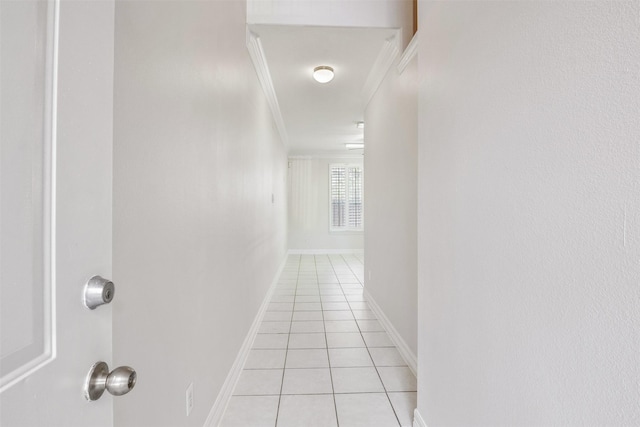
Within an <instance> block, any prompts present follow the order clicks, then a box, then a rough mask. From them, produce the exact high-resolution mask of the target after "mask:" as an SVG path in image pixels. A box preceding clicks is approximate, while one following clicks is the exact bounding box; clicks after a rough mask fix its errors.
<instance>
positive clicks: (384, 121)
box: [364, 58, 418, 359]
mask: <svg viewBox="0 0 640 427" xmlns="http://www.w3.org/2000/svg"><path fill="white" fill-rule="evenodd" d="M399 61H400V59H399V58H398V59H396V61H395V63H394V64H393V66H392V67H391V69H390V70H389V71H388V72H387V75H386V77H385V79H384V80H383V82H382V84H381V85H380V87H379V88H378V90H377V92H376V94H375V95H374V97H373V98H372V99H371V101H370V102H369V104H368V105H367V108H366V110H365V123H366V125H365V126H366V127H365V133H364V135H365V145H366V147H367V148H366V153H365V157H364V167H365V170H366V171H367V173H366V174H365V188H366V189H367V197H366V198H365V208H364V209H365V212H366V213H367V226H366V228H365V238H364V252H365V260H366V265H365V287H366V289H367V291H368V292H369V294H370V295H371V297H373V299H374V300H375V302H376V303H377V304H378V305H379V306H380V308H381V309H382V310H383V311H384V313H385V315H386V317H387V318H388V319H389V321H390V322H391V323H392V324H393V327H394V329H395V330H396V331H397V332H398V333H399V335H400V338H401V339H402V340H403V341H404V342H405V343H406V345H407V346H408V347H409V349H410V350H411V352H412V353H413V358H414V359H415V355H416V353H417V329H418V313H417V310H418V302H417V296H418V266H417V246H418V237H417V204H418V189H417V185H418V184H417V180H418V90H417V83H418V81H417V71H418V61H417V59H415V58H414V59H413V60H412V61H411V62H410V63H409V65H408V66H407V68H406V69H405V70H404V72H403V73H402V74H399V73H398V70H397V68H396V65H397V63H398V62H399Z"/></svg>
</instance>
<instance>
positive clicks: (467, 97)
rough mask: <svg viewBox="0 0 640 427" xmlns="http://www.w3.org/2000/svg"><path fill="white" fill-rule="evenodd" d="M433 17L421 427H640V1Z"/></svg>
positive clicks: (426, 111)
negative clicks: (623, 426)
mask: <svg viewBox="0 0 640 427" xmlns="http://www.w3.org/2000/svg"><path fill="white" fill-rule="evenodd" d="M419 13H420V17H419V28H420V30H419V31H420V37H421V39H420V48H419V60H420V67H419V70H420V79H421V85H420V99H419V141H420V142H419V220H418V221H419V235H420V240H419V268H420V269H419V306H418V307H419V345H418V357H419V380H418V384H419V385H418V409H419V412H420V414H421V415H422V417H423V418H424V420H425V421H426V424H427V425H428V426H429V427H436V426H441V425H447V426H456V425H459V426H461V425H464V426H470V425H492V426H498V425H508V426H515V425H531V426H534V425H535V426H540V425H565V426H566V425H594V426H595V425H617V426H622V425H638V424H640V401H639V400H638V395H639V393H640V389H639V387H640V385H639V384H640V382H639V380H640V364H638V360H639V359H638V355H639V354H640V353H639V350H640V305H639V304H638V301H640V287H639V283H640V266H639V264H638V260H639V259H640V246H639V245H640V170H639V165H640V145H639V141H640V122H639V120H640V106H639V102H640V48H639V47H640V21H639V16H640V2H638V1H626V2H570V1H567V2H476V1H468V2H430V1H424V2H422V3H420V7H419Z"/></svg>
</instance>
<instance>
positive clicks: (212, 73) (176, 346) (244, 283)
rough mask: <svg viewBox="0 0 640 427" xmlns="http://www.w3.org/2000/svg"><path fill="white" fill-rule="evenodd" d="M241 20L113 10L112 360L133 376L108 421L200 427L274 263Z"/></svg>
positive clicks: (148, 9)
mask: <svg viewBox="0 0 640 427" xmlns="http://www.w3.org/2000/svg"><path fill="white" fill-rule="evenodd" d="M245 19H246V9H245V4H244V2H237V1H212V2H203V1H180V2H162V1H152V2H139V1H131V2H129V1H119V2H117V4H116V10H115V94H114V96H115V101H114V102H115V114H114V122H115V124H114V138H115V141H114V144H115V148H114V211H113V215H114V258H113V260H114V275H113V276H114V282H115V283H116V286H117V292H116V300H115V301H114V304H113V310H114V325H113V326H114V342H113V344H114V356H113V365H114V366H117V365H130V366H133V367H135V368H136V369H137V372H138V382H137V385H136V388H135V389H134V390H133V391H132V392H131V393H130V394H129V395H127V396H124V397H122V398H118V399H114V405H115V413H114V418H115V425H117V426H119V427H124V426H135V427H143V426H153V427H159V426H172V427H173V426H202V425H204V423H205V420H206V418H207V415H208V414H209V411H210V410H211V408H212V405H213V403H214V401H215V399H216V397H217V395H218V393H219V391H220V389H221V387H222V385H223V382H224V380H225V378H226V376H227V374H228V372H229V369H230V368H231V366H232V364H233V362H234V360H235V358H236V356H237V354H238V351H239V349H240V347H241V345H242V342H243V340H244V338H245V336H246V335H247V332H248V331H249V329H250V326H251V324H252V322H253V320H254V317H255V315H256V313H257V312H258V308H259V306H260V303H261V302H262V300H263V298H264V296H265V294H266V292H267V289H268V287H269V285H270V283H271V281H272V280H273V278H274V275H275V274H276V272H277V269H278V267H279V265H280V264H281V262H282V261H283V260H284V256H285V253H286V170H287V158H286V153H285V151H284V148H283V146H282V144H281V142H280V140H279V138H278V136H277V132H276V130H275V127H274V123H273V119H272V116H271V112H270V110H269V107H268V104H267V101H266V98H265V96H264V93H263V91H262V88H261V86H260V84H259V81H258V78H257V75H256V72H255V70H254V68H253V65H252V63H251V61H250V58H249V55H248V52H247V49H246V46H245V40H246V33H245ZM110 365H111V363H110ZM191 382H193V390H194V407H193V411H192V412H191V415H190V416H189V417H187V416H186V390H187V387H188V386H189V384H190V383H191ZM109 398H110V397H109Z"/></svg>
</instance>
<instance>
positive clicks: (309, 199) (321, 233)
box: [287, 156, 367, 252]
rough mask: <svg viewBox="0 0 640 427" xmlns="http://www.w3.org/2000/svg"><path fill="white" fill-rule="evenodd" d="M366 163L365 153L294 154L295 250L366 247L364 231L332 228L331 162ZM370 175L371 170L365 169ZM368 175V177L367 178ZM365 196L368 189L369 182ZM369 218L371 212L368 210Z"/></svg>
mask: <svg viewBox="0 0 640 427" xmlns="http://www.w3.org/2000/svg"><path fill="white" fill-rule="evenodd" d="M332 163H348V164H359V165H362V164H363V160H362V156H356V157H352V158H345V157H338V156H336V157H325V156H308V157H291V158H289V173H288V197H287V199H288V201H289V210H288V234H289V250H291V251H310V250H311V251H313V250H319V251H320V252H322V250H329V251H344V252H353V251H362V249H363V248H364V233H363V232H345V231H329V165H330V164H332ZM364 176H365V177H366V176H367V171H366V170H365V171H364ZM365 179H366V178H365ZM364 191H365V197H364V199H365V200H366V198H367V189H366V186H365V190H364ZM364 221H365V223H366V221H367V212H366V211H365V212H364Z"/></svg>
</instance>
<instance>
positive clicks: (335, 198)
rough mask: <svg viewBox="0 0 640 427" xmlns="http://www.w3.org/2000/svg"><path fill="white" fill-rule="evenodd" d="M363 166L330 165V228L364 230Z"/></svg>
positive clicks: (336, 229)
mask: <svg viewBox="0 0 640 427" xmlns="http://www.w3.org/2000/svg"><path fill="white" fill-rule="evenodd" d="M362 184H363V182H362V166H360V165H338V164H334V165H330V166H329V187H330V189H329V192H330V195H329V197H330V200H329V204H330V206H329V223H330V224H329V228H330V230H331V231H362V217H363V216H362V214H363V212H362V207H363V205H362V196H363V189H362Z"/></svg>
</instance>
